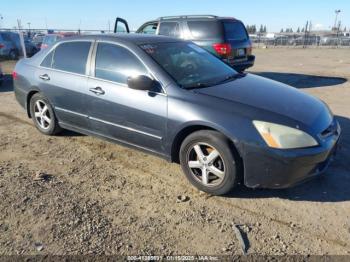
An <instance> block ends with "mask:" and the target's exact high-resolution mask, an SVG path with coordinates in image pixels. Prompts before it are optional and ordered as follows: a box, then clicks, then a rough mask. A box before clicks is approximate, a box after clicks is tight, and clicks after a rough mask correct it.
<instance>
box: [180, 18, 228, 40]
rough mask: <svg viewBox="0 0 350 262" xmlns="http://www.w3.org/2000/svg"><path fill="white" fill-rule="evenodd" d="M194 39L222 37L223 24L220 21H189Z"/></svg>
mask: <svg viewBox="0 0 350 262" xmlns="http://www.w3.org/2000/svg"><path fill="white" fill-rule="evenodd" d="M187 25H188V28H189V29H190V31H191V35H192V37H193V39H213V38H221V37H222V33H223V32H222V24H221V23H220V22H218V21H204V20H202V21H198V20H197V21H187Z"/></svg>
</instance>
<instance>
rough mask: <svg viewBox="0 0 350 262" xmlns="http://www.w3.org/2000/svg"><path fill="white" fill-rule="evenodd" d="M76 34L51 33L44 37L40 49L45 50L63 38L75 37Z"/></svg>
mask: <svg viewBox="0 0 350 262" xmlns="http://www.w3.org/2000/svg"><path fill="white" fill-rule="evenodd" d="M75 35H76V33H70V32H68V33H52V34H47V35H45V37H44V39H43V41H42V44H41V47H40V49H45V48H48V47H49V46H51V45H53V44H54V43H56V42H57V41H58V40H60V39H62V38H65V37H72V36H75Z"/></svg>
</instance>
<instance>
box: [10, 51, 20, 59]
mask: <svg viewBox="0 0 350 262" xmlns="http://www.w3.org/2000/svg"><path fill="white" fill-rule="evenodd" d="M9 58H10V59H11V60H17V59H18V53H17V52H16V50H11V51H10V53H9Z"/></svg>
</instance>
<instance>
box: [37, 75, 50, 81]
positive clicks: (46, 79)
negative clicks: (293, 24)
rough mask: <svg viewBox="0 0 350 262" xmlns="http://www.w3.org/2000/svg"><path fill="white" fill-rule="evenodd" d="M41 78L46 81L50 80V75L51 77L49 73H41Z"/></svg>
mask: <svg viewBox="0 0 350 262" xmlns="http://www.w3.org/2000/svg"><path fill="white" fill-rule="evenodd" d="M39 78H40V79H42V80H45V81H49V80H50V77H49V75H48V74H43V75H40V76H39Z"/></svg>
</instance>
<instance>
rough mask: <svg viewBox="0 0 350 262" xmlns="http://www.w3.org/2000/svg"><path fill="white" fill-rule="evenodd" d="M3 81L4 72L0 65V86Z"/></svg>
mask: <svg viewBox="0 0 350 262" xmlns="http://www.w3.org/2000/svg"><path fill="white" fill-rule="evenodd" d="M3 82H4V73H3V72H2V68H1V65H0V86H1V85H2V83H3Z"/></svg>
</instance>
